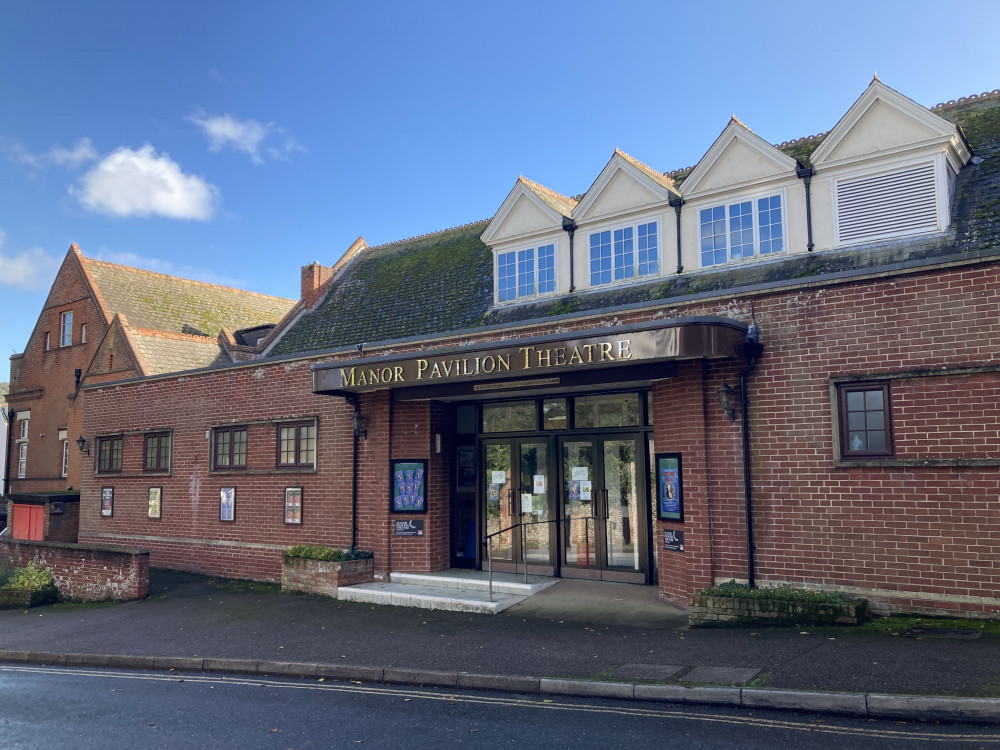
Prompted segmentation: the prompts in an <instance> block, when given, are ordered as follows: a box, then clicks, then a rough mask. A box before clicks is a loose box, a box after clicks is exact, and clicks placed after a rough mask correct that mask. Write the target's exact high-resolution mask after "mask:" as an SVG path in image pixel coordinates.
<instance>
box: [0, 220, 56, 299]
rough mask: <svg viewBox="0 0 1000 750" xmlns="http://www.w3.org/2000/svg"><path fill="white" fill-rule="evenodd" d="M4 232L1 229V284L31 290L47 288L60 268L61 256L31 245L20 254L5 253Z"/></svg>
mask: <svg viewBox="0 0 1000 750" xmlns="http://www.w3.org/2000/svg"><path fill="white" fill-rule="evenodd" d="M3 241H4V233H3V231H0V284H7V285H8V286H19V287H23V288H24V289H28V290H31V291H38V290H41V289H46V288H48V287H49V286H50V285H51V284H52V279H53V278H54V277H55V275H56V271H57V270H59V258H53V257H52V256H51V255H49V254H48V253H46V252H45V251H44V250H42V248H40V247H31V248H28V249H27V250H25V251H24V252H22V253H20V254H19V255H14V256H8V255H5V254H4V253H3Z"/></svg>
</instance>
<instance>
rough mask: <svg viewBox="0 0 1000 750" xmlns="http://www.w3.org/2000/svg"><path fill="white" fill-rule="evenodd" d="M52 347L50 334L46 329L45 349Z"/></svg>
mask: <svg viewBox="0 0 1000 750" xmlns="http://www.w3.org/2000/svg"><path fill="white" fill-rule="evenodd" d="M51 348H52V334H51V333H49V332H48V331H46V332H45V351H48V350H49V349H51Z"/></svg>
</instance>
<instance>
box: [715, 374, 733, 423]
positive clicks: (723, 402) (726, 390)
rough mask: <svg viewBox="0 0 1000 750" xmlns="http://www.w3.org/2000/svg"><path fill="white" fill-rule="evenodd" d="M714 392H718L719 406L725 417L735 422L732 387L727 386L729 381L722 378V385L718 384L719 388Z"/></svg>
mask: <svg viewBox="0 0 1000 750" xmlns="http://www.w3.org/2000/svg"><path fill="white" fill-rule="evenodd" d="M716 393H718V394H719V406H721V407H722V411H723V412H725V414H726V419H728V420H729V421H730V422H735V421H736V409H735V408H734V407H733V389H732V388H730V387H729V383H727V382H726V381H724V380H723V381H722V385H720V386H719V390H717V391H716Z"/></svg>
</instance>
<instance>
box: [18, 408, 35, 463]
mask: <svg viewBox="0 0 1000 750" xmlns="http://www.w3.org/2000/svg"><path fill="white" fill-rule="evenodd" d="M30 418H31V412H30V411H26V412H24V413H23V414H18V415H17V424H18V428H17V438H16V440H17V477H18V479H24V477H25V476H26V474H27V470H28V421H29V419H30Z"/></svg>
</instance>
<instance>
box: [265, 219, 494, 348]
mask: <svg viewBox="0 0 1000 750" xmlns="http://www.w3.org/2000/svg"><path fill="white" fill-rule="evenodd" d="M488 223H489V221H488V220H487V221H480V222H476V223H475V224H467V225H465V226H462V227H457V228H455V229H448V230H445V231H443V232H437V233H435V234H431V235H425V236H423V237H417V238H414V239H410V240H404V241H402V242H395V243H392V244H389V245H382V246H379V247H374V248H369V249H368V250H365V251H364V252H362V253H361V254H360V255H358V256H357V257H356V258H355V259H354V260H352V261H351V262H350V263H349V264H348V265H347V266H346V267H345V269H344V271H343V273H342V275H341V277H340V278H339V279H337V280H336V281H334V283H333V286H332V287H331V290H330V293H329V294H328V295H327V296H326V298H325V299H324V300H323V301H322V302H321V303H320V305H319V307H318V308H317V309H316V310H315V311H313V312H312V313H311V314H309V315H305V316H303V318H302V319H301V320H300V321H299V322H298V323H296V324H295V325H294V326H293V327H292V328H291V329H290V330H289V331H287V332H286V333H285V335H284V336H282V337H281V339H280V340H279V341H278V343H277V344H276V345H275V347H274V349H272V351H271V354H272V355H277V356H280V355H284V354H292V353H296V352H304V351H318V350H321V349H329V348H335V347H340V346H348V345H351V344H360V343H366V342H372V341H386V340H390V339H398V338H404V337H407V336H419V335H426V334H432V333H437V332H439V331H454V330H461V329H463V328H470V327H472V326H474V325H475V324H476V322H477V321H478V320H479V318H481V317H482V315H483V313H484V312H485V311H486V310H487V309H488V308H489V306H490V304H491V302H492V299H493V255H492V253H491V252H490V250H489V248H488V247H486V245H484V244H483V241H482V240H480V239H479V235H481V234H482V233H483V232H484V231H485V229H486V226H487V224H488Z"/></svg>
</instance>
